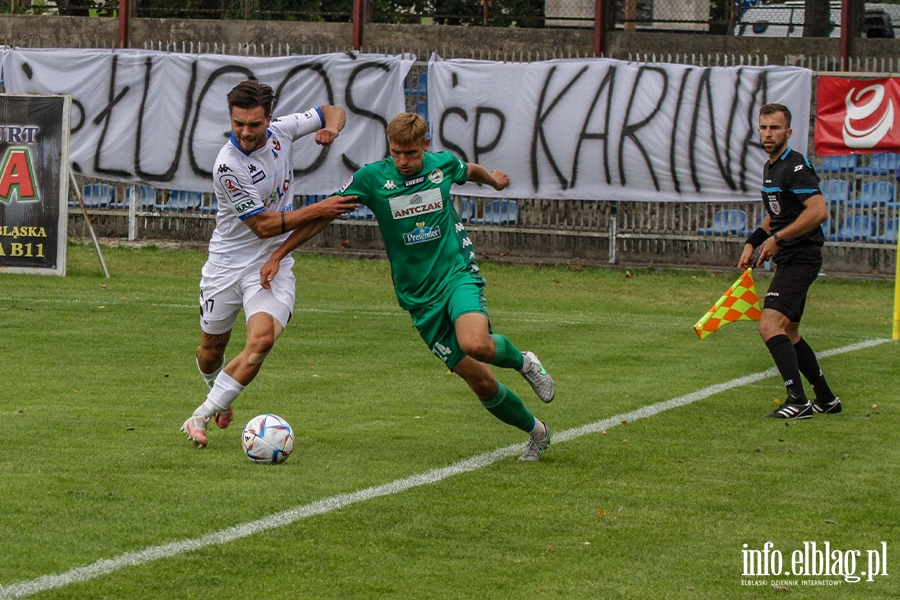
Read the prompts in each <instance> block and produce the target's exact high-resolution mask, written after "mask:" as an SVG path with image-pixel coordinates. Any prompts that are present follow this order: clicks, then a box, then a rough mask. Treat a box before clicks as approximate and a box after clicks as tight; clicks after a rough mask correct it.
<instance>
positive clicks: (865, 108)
mask: <svg viewBox="0 0 900 600" xmlns="http://www.w3.org/2000/svg"><path fill="white" fill-rule="evenodd" d="M854 92H856V93H855V94H854ZM861 101H862V103H860V104H857V102H861ZM844 105H845V106H846V107H847V116H846V117H844V127H843V130H842V132H841V133H842V134H843V136H844V144H846V146H847V147H848V148H874V147H875V146H877V145H878V143H879V142H880V141H881V140H882V139H884V136H886V135H887V134H888V132H889V131H890V130H891V128H892V127H893V126H894V101H893V100H891V99H888V100H887V102H886V103H885V89H884V86H883V85H881V84H880V83H876V84H873V85H870V86H868V87H864V88H863V89H861V90H859V91H858V92H857V91H856V88H853V89H851V90H850V91H849V92H848V93H847V97H846V98H844ZM879 113H880V115H879Z"/></svg>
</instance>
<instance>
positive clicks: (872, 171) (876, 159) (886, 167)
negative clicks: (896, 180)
mask: <svg viewBox="0 0 900 600" xmlns="http://www.w3.org/2000/svg"><path fill="white" fill-rule="evenodd" d="M898 161H900V154H895V153H893V152H878V153H875V154H870V155H869V164H868V165H866V166H864V167H857V168H856V171H857V172H858V173H866V174H867V175H890V174H892V173H896V172H897V165H898Z"/></svg>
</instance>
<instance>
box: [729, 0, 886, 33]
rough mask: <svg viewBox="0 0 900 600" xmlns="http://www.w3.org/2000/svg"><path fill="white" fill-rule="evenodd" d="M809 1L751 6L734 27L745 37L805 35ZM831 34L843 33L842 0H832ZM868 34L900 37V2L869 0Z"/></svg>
mask: <svg viewBox="0 0 900 600" xmlns="http://www.w3.org/2000/svg"><path fill="white" fill-rule="evenodd" d="M805 10H806V7H805V3H804V2H802V1H799V2H785V3H783V4H767V5H765V6H755V7H752V8H747V9H745V10H744V12H743V14H741V20H740V21H739V22H738V24H737V25H735V27H734V35H738V36H743V37H782V38H783V37H803V24H804V20H805V18H804V17H805ZM830 12H831V22H832V23H833V24H834V28H832V30H831V35H830V36H829V37H833V38H837V37H841V3H840V2H831V11H830ZM864 29H865V31H864V32H863V35H864V36H865V37H872V38H874V37H895V38H900V5H898V4H877V3H869V2H866V14H865V26H864Z"/></svg>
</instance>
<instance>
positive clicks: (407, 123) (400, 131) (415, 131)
mask: <svg viewBox="0 0 900 600" xmlns="http://www.w3.org/2000/svg"><path fill="white" fill-rule="evenodd" d="M387 136H388V142H389V143H390V142H393V143H396V144H400V145H403V146H405V145H407V144H419V143H422V142H424V141H425V138H426V137H428V124H427V123H426V122H425V119H423V118H422V117H421V116H419V115H417V114H415V113H400V114H399V115H397V116H396V117H394V118H393V119H391V122H390V123H388V126H387Z"/></svg>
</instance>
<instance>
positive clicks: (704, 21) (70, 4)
mask: <svg viewBox="0 0 900 600" xmlns="http://www.w3.org/2000/svg"><path fill="white" fill-rule="evenodd" d="M759 4H760V0H735V1H730V0H615V2H614V3H613V2H611V5H610V6H611V8H612V10H614V14H615V19H614V23H613V24H612V26H613V27H614V28H615V29H620V30H630V31H680V32H706V33H714V34H720V35H721V34H734V35H787V34H786V33H784V32H782V31H781V29H779V28H778V27H776V26H774V25H773V27H772V28H771V29H770V30H769V33H765V32H763V33H759V34H757V33H756V31H757V30H758V29H759V28H760V27H761V26H762V25H761V24H760V23H762V22H763V21H765V22H769V21H771V22H773V23H776V22H779V21H780V20H781V19H783V18H786V19H787V20H788V22H789V23H792V25H791V27H792V30H791V31H792V33H791V35H794V34H795V33H796V32H798V31H799V32H800V33H801V34H802V31H803V11H802V7H801V10H796V9H795V8H791V7H788V9H787V10H782V11H778V10H775V9H773V10H774V11H775V12H774V16H772V15H770V14H768V13H765V12H762V13H760V12H753V11H754V10H757V9H756V8H754V7H755V6H756V5H759ZM365 5H366V10H367V14H368V17H369V19H370V20H371V21H373V22H375V23H396V24H439V25H469V26H486V27H518V28H523V27H525V28H535V27H551V28H588V29H590V28H593V27H594V21H595V18H596V15H595V11H596V2H595V0H428V1H425V2H422V1H421V0H388V1H385V0H379V1H378V2H374V0H369V1H368V2H366V3H365ZM132 6H133V9H132V16H134V17H138V18H173V19H254V20H280V21H313V22H338V23H348V22H351V20H352V9H353V0H134V1H133V4H132ZM786 6H787V5H786ZM118 10H119V0H0V13H7V14H8V13H12V14H53V15H68V16H117V15H118ZM745 14H749V17H748V18H749V19H751V20H753V22H754V23H757V25H756V27H755V28H754V27H753V26H750V27H749V29H748V27H745V26H744V25H746V23H745V20H746V19H745V18H744V15H745ZM785 15H786V16H785ZM797 19H800V20H799V22H796V23H795V21H797ZM898 22H900V19H898ZM747 23H749V21H747ZM838 25H839V23H838Z"/></svg>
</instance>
